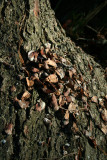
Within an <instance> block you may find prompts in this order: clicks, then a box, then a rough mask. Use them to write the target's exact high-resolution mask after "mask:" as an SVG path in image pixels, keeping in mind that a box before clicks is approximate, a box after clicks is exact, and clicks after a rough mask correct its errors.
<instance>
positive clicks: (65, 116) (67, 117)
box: [64, 110, 69, 120]
mask: <svg viewBox="0 0 107 160" xmlns="http://www.w3.org/2000/svg"><path fill="white" fill-rule="evenodd" d="M64 118H65V119H66V120H67V119H69V111H68V110H67V111H66V113H65V115H64Z"/></svg>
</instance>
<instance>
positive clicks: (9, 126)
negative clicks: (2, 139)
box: [5, 123, 13, 135]
mask: <svg viewBox="0 0 107 160" xmlns="http://www.w3.org/2000/svg"><path fill="white" fill-rule="evenodd" d="M12 130H13V124H12V123H9V124H8V125H7V126H6V127H5V133H6V134H8V135H11V134H12Z"/></svg>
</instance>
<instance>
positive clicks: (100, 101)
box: [99, 98, 104, 108]
mask: <svg viewBox="0 0 107 160" xmlns="http://www.w3.org/2000/svg"><path fill="white" fill-rule="evenodd" d="M99 104H100V105H101V107H103V108H104V101H103V99H102V98H99Z"/></svg>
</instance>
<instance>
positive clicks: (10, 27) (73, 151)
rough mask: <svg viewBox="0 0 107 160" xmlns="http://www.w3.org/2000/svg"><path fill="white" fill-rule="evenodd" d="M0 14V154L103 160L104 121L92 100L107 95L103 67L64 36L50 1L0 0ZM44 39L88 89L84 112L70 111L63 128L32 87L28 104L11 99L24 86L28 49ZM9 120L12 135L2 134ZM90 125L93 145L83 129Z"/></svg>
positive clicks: (5, 158) (31, 159)
mask: <svg viewBox="0 0 107 160" xmlns="http://www.w3.org/2000/svg"><path fill="white" fill-rule="evenodd" d="M0 13H1V14H0V37H1V38H0V66H1V68H0V92H1V99H0V103H1V107H0V113H1V116H0V159H1V160H12V159H13V160H39V159H44V158H47V159H49V160H51V159H61V158H62V159H66V160H71V159H76V158H78V159H84V160H86V159H90V160H96V159H97V160H105V159H106V155H107V154H106V137H105V134H106V133H105V132H106V131H105V130H104V132H103V129H104V128H103V129H102V125H103V127H104V126H105V122H104V121H103V120H102V119H101V117H100V115H101V113H100V112H99V108H101V106H100V107H99V106H98V104H96V103H93V102H92V101H91V97H93V96H97V97H98V99H99V98H102V99H104V97H105V96H106V94H107V93H106V91H107V88H106V79H105V76H104V69H103V68H102V67H101V66H100V65H99V64H98V63H96V62H95V61H94V58H93V57H91V56H90V55H87V54H86V53H84V52H83V50H82V49H81V48H79V47H77V46H75V44H74V43H73V42H72V41H71V39H70V38H68V37H66V34H65V31H64V30H63V29H62V27H61V25H60V23H59V22H58V21H57V20H56V19H55V13H54V11H53V10H52V9H51V6H50V2H49V0H41V1H40V0H24V1H21V0H11V1H9V0H7V1H5V0H4V1H3V0H2V2H1V6H0ZM47 42H49V43H50V44H51V45H52V51H53V52H54V53H57V55H58V56H63V57H66V58H68V59H69V60H70V62H71V66H72V67H75V68H76V71H77V73H78V75H81V76H82V77H83V79H84V80H85V82H86V85H87V88H88V92H89V100H88V103H89V112H84V111H82V109H80V112H79V114H78V115H77V116H76V120H73V118H74V117H73V115H72V116H71V120H72V122H71V123H70V125H68V126H67V127H65V128H64V129H62V127H61V122H62V119H60V118H59V116H57V113H56V112H55V113H54V111H53V110H52V108H50V107H48V105H49V104H48V99H47V95H44V94H42V93H39V91H38V90H37V89H36V87H35V88H34V89H33V90H32V91H31V93H32V96H31V99H30V107H28V108H27V109H22V108H20V107H19V106H18V104H17V103H16V101H15V99H16V97H17V98H18V99H20V97H21V95H22V93H23V92H24V91H25V90H26V89H27V86H26V82H25V77H26V76H27V73H26V72H25V70H26V69H25V68H26V65H27V63H28V57H27V56H28V52H29V51H30V50H38V49H40V47H41V46H44V44H45V43H47ZM13 86H14V87H13ZM39 98H41V99H43V100H44V101H46V109H45V110H43V111H41V112H38V111H35V110H34V106H35V104H36V103H37V99H39ZM86 98H87V97H86ZM78 106H80V108H83V101H82V100H78ZM47 114H51V115H52V119H51V121H52V122H51V123H52V124H51V125H49V126H46V125H45V124H44V118H45V117H46V116H47ZM73 121H76V122H75V123H76V124H77V126H78V132H76V133H75V132H73V130H72V125H73ZM9 124H12V125H13V127H12V128H13V129H12V134H11V133H10V134H7V133H6V126H7V125H9ZM89 126H91V128H92V131H91V132H92V133H91V134H92V135H91V137H93V138H94V139H95V141H96V143H97V145H95V143H94V142H95V141H94V140H91V137H89V136H86V134H85V133H86V132H85V131H86V130H88V129H89V128H88V127H89ZM25 128H26V131H25ZM25 132H27V133H25ZM87 132H88V131H87ZM93 144H94V147H92V145H93ZM69 145H70V146H69ZM65 151H67V154H66V153H65Z"/></svg>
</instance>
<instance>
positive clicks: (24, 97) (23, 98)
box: [21, 91, 31, 100]
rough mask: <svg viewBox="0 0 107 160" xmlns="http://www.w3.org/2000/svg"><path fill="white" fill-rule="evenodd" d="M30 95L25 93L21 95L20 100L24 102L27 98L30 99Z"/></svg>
mask: <svg viewBox="0 0 107 160" xmlns="http://www.w3.org/2000/svg"><path fill="white" fill-rule="evenodd" d="M30 96H31V94H30V93H29V92H28V91H25V92H24V93H23V95H22V98H21V99H22V100H26V99H28V98H30Z"/></svg>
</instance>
